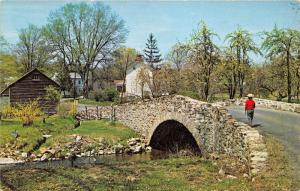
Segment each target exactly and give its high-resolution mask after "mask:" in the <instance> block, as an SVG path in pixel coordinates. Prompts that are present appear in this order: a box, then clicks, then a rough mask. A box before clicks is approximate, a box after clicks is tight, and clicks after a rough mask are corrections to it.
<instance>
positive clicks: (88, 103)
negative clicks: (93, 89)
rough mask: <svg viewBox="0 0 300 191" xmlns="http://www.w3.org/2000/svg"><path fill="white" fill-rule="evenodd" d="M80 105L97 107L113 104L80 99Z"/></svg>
mask: <svg viewBox="0 0 300 191" xmlns="http://www.w3.org/2000/svg"><path fill="white" fill-rule="evenodd" d="M79 103H80V104H86V105H98V106H110V105H111V104H113V103H114V102H111V101H96V100H94V99H80V100H79Z"/></svg>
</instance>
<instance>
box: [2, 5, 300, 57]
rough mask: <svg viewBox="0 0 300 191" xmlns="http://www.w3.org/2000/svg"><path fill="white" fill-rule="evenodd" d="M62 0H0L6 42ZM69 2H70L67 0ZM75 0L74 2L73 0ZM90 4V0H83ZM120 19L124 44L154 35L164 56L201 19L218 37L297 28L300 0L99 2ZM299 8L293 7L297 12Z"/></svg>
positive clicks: (136, 44)
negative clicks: (244, 31)
mask: <svg viewBox="0 0 300 191" xmlns="http://www.w3.org/2000/svg"><path fill="white" fill-rule="evenodd" d="M68 2H71V1H67V0H61V1H59V0H52V1H47V0H0V32H1V33H2V34H3V35H4V37H5V39H6V40H7V41H8V42H10V43H13V44H14V43H16V42H17V41H18V31H19V30H20V29H21V28H24V27H26V26H28V24H35V25H37V26H42V25H44V24H46V23H47V17H48V15H49V13H50V12H51V11H54V10H56V9H58V8H60V7H61V6H63V5H64V4H66V3H68ZM72 2H74V1H72ZM77 2H79V1H77ZM88 2H91V3H93V1H88ZM103 3H104V4H105V5H109V6H110V7H111V9H112V11H114V12H115V13H116V14H118V15H119V17H120V18H122V19H123V20H124V21H125V25H126V28H127V29H128V30H129V34H128V37H127V40H126V43H125V45H126V46H128V47H132V48H136V49H137V50H138V51H140V52H142V51H143V49H144V48H145V42H146V39H147V37H148V35H149V33H153V34H154V36H155V37H156V39H157V41H158V42H157V43H158V47H159V49H160V50H161V52H162V53H163V54H164V55H165V54H166V53H167V52H168V51H169V50H170V48H171V47H172V46H173V45H174V44H175V43H176V42H178V41H181V42H184V41H186V40H187V39H188V38H189V36H190V35H191V33H192V32H193V30H195V29H197V27H198V24H199V23H200V21H205V22H206V23H207V24H208V25H209V27H210V28H212V29H213V30H214V32H215V33H217V34H218V35H219V37H220V38H216V39H215V41H216V43H217V44H219V45H221V46H223V45H225V44H226V43H225V42H224V37H225V35H226V34H228V33H230V32H232V31H234V30H235V29H236V28H237V27H238V26H241V27H242V28H244V29H247V30H249V31H250V32H251V33H252V34H253V35H254V39H255V41H256V42H257V43H258V44H259V43H260V42H261V36H260V35H259V34H260V32H262V31H269V30H271V29H272V28H273V27H274V25H275V24H276V25H277V26H279V27H284V28H287V27H290V28H294V29H299V30H300V3H299V2H297V1H289V0H282V1H270V0H269V1H236V0H228V1H155V0H152V1H104V2H103ZM297 9H298V11H297Z"/></svg>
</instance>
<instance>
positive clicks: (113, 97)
mask: <svg viewBox="0 0 300 191" xmlns="http://www.w3.org/2000/svg"><path fill="white" fill-rule="evenodd" d="M93 96H94V99H95V100H96V101H117V100H118V99H119V92H118V91H117V90H116V89H115V88H113V87H110V88H105V89H102V90H101V89H98V90H94V91H93Z"/></svg>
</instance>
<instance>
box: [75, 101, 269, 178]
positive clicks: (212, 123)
mask: <svg viewBox="0 0 300 191" xmlns="http://www.w3.org/2000/svg"><path fill="white" fill-rule="evenodd" d="M80 115H81V118H83V119H97V118H110V119H116V120H118V121H120V122H122V123H124V124H125V125H127V126H128V127H130V128H133V129H134V130H136V131H138V132H139V133H141V134H143V135H144V136H145V137H146V138H147V140H148V142H149V143H150V140H151V138H152V136H153V134H154V132H155V130H156V129H157V127H158V126H159V125H160V124H162V123H163V122H166V121H168V120H174V121H177V122H179V123H181V124H182V125H184V126H185V127H186V129H188V131H189V132H190V133H191V134H192V136H193V137H194V138H195V141H196V142H197V144H198V146H199V148H200V150H201V152H202V154H203V155H208V154H211V153H223V154H228V155H230V156H236V157H238V158H239V159H240V160H242V161H244V162H245V163H246V164H248V165H250V167H251V169H252V173H257V172H258V171H260V170H262V169H263V167H264V166H265V163H266V159H267V152H266V147H265V144H264V142H263V140H262V136H261V135H260V134H259V133H258V131H257V130H256V129H253V128H251V127H249V126H248V125H246V124H244V123H240V122H237V121H236V120H235V119H233V118H232V116H231V115H229V114H228V112H227V110H226V109H225V108H223V107H221V106H215V105H212V104H209V103H206V102H201V101H198V100H194V99H191V98H189V97H184V96H179V95H173V96H163V97H160V98H156V99H152V100H145V101H138V102H131V103H125V104H121V105H116V106H113V107H101V108H98V109H97V108H94V109H87V110H86V111H82V112H81V113H80Z"/></svg>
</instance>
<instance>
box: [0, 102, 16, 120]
mask: <svg viewBox="0 0 300 191" xmlns="http://www.w3.org/2000/svg"><path fill="white" fill-rule="evenodd" d="M14 109H15V108H13V107H11V106H10V105H6V106H4V107H3V108H2V110H1V113H2V115H3V118H13V117H14V112H15V111H14Z"/></svg>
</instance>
